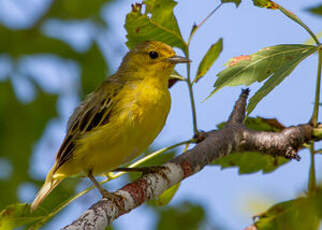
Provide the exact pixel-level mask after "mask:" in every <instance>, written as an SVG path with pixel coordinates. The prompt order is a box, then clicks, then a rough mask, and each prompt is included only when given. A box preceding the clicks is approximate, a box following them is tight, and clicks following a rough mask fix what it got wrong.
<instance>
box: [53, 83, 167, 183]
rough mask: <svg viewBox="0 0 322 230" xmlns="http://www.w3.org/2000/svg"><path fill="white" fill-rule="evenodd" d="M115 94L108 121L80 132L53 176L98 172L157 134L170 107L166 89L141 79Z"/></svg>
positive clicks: (133, 152)
mask: <svg viewBox="0 0 322 230" xmlns="http://www.w3.org/2000/svg"><path fill="white" fill-rule="evenodd" d="M118 97H119V99H118V103H117V105H116V108H117V109H116V110H114V111H113V112H112V114H111V116H110V121H109V123H107V124H106V125H104V126H101V127H98V128H97V129H94V130H93V131H91V132H89V133H88V134H86V135H84V136H83V137H82V138H81V139H80V140H79V141H78V143H77V144H76V148H75V151H74V153H73V158H72V160H70V161H68V162H66V163H65V164H64V165H62V167H60V168H59V169H58V170H57V172H56V173H55V174H56V176H58V175H59V174H60V175H59V176H63V177H66V176H76V175H84V176H85V175H87V173H88V171H89V170H91V171H92V173H93V174H94V175H101V174H103V173H106V172H108V171H110V170H112V169H114V168H117V167H118V166H120V165H121V164H123V163H125V162H128V161H130V160H132V159H134V158H135V157H137V156H138V155H140V154H141V153H142V152H143V151H144V150H146V149H147V148H148V146H149V145H150V144H151V143H152V141H153V140H154V139H155V138H156V137H157V135H158V134H159V133H160V131H161V130H162V128H163V126H164V124H165V121H166V118H167V116H168V113H169V109H170V95H169V91H168V89H167V88H165V87H158V86H157V87H154V85H153V84H147V82H145V83H143V82H142V83H140V84H137V85H129V86H126V87H124V89H123V90H122V91H121V92H120V94H119V96H118Z"/></svg>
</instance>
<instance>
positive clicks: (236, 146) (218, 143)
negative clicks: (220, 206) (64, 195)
mask: <svg viewBox="0 0 322 230" xmlns="http://www.w3.org/2000/svg"><path fill="white" fill-rule="evenodd" d="M248 93H249V90H248V89H246V90H243V91H242V93H241V95H240V97H239V99H238V101H237V102H236V104H235V107H234V109H233V111H232V113H231V115H230V117H229V120H228V122H227V124H226V125H225V127H224V128H223V129H221V130H215V131H210V132H206V133H204V135H203V136H204V139H203V141H201V142H200V143H198V144H197V145H196V146H195V147H194V148H192V149H191V150H189V151H187V152H185V153H183V154H181V155H179V156H177V157H176V158H174V159H172V160H170V161H169V162H167V163H166V164H164V165H163V166H164V168H162V169H160V171H158V172H153V173H149V174H146V175H143V176H142V177H141V178H139V179H138V180H136V181H134V182H132V183H129V184H127V185H125V186H124V187H123V188H121V189H120V190H118V191H116V192H115V193H114V194H116V195H119V196H120V197H122V199H120V200H119V201H110V200H107V199H105V198H104V199H102V200H100V201H98V202H97V203H95V204H94V205H92V206H91V207H90V208H89V209H88V210H87V211H85V212H84V213H83V214H82V215H81V216H80V217H79V218H78V219H77V220H75V221H74V222H73V223H72V224H70V225H68V226H66V227H65V228H64V229H65V230H66V229H68V230H72V229H86V230H90V229H91V230H92V229H93V230H94V229H95V230H101V229H102V230H104V229H105V227H106V226H107V225H109V224H111V223H112V222H113V221H114V220H115V219H116V218H118V217H119V216H121V215H123V214H125V213H128V212H130V211H131V210H133V209H135V208H136V207H138V206H139V205H141V204H142V203H144V202H145V201H147V200H151V199H153V198H156V197H157V196H159V195H160V194H161V193H162V192H164V191H165V190H167V189H168V188H170V187H171V186H173V185H175V184H177V183H179V182H181V181H182V180H184V179H185V178H187V177H189V176H191V175H193V174H195V173H197V172H199V171H200V170H202V169H203V168H204V167H205V166H206V165H207V164H209V163H210V162H212V161H213V160H214V159H218V158H220V157H223V156H226V155H228V154H230V153H232V152H237V151H238V152H240V151H259V152H262V153H266V154H271V155H274V156H276V155H279V156H284V157H286V158H290V159H297V160H299V159H300V157H299V156H298V154H297V151H298V150H299V148H300V147H301V146H302V145H303V144H304V143H306V142H308V141H310V140H312V139H313V136H312V130H313V128H312V126H311V125H310V124H304V125H298V126H293V127H289V128H285V129H283V130H282V131H281V132H279V133H275V132H262V131H254V130H250V129H248V128H246V127H245V126H244V125H243V123H242V122H243V120H244V118H245V108H246V101H247V96H248Z"/></svg>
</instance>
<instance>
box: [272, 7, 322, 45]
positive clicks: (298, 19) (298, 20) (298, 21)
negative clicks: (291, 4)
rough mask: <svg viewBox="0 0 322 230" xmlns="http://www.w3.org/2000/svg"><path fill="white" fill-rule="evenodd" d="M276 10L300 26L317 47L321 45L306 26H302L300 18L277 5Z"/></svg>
mask: <svg viewBox="0 0 322 230" xmlns="http://www.w3.org/2000/svg"><path fill="white" fill-rule="evenodd" d="M278 9H279V10H280V11H281V12H282V13H283V14H284V15H286V16H287V17H289V18H290V19H292V20H293V21H295V22H296V23H297V24H299V25H300V26H302V27H303V28H304V29H305V30H306V31H307V32H308V33H309V34H310V35H311V37H312V38H313V40H314V41H315V43H316V44H317V45H318V46H319V45H321V43H320V41H319V39H318V38H317V37H316V36H315V34H314V33H313V32H312V30H311V29H310V28H309V27H308V26H307V25H306V24H304V22H302V20H301V19H300V18H298V17H297V16H296V15H295V14H294V13H292V12H290V11H288V10H287V9H285V8H284V7H282V6H281V5H278Z"/></svg>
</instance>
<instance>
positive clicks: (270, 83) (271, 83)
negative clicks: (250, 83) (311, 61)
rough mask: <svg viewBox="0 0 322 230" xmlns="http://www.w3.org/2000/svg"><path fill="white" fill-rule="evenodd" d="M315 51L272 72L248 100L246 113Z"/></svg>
mask: <svg viewBox="0 0 322 230" xmlns="http://www.w3.org/2000/svg"><path fill="white" fill-rule="evenodd" d="M315 51H316V50H315V49H309V50H306V51H305V52H303V53H302V54H301V55H299V56H298V57H296V58H295V59H293V60H292V61H290V62H288V63H287V64H286V65H283V66H282V67H281V68H280V69H279V70H277V71H276V72H274V73H273V75H272V76H271V77H270V78H269V79H268V80H267V81H266V82H265V83H264V85H263V86H262V87H261V88H260V89H259V90H258V91H257V92H256V93H255V95H254V96H253V97H252V98H251V99H250V100H249V103H248V106H247V113H248V114H250V113H251V112H252V111H253V110H254V108H255V107H256V105H257V104H258V102H260V101H261V100H262V99H263V98H264V97H265V96H266V95H267V94H269V93H270V92H271V91H272V90H273V89H274V88H275V87H276V86H278V85H279V84H280V83H281V82H282V81H283V80H284V79H285V78H286V77H287V76H288V75H290V73H291V72H292V71H293V70H294V69H295V68H296V66H297V65H298V64H299V63H300V62H301V61H303V60H304V59H305V58H306V57H308V56H309V55H311V54H313V53H314V52H315Z"/></svg>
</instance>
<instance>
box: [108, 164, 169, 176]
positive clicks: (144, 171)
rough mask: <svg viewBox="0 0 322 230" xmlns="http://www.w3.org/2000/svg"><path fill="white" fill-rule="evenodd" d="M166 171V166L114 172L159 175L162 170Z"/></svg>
mask: <svg viewBox="0 0 322 230" xmlns="http://www.w3.org/2000/svg"><path fill="white" fill-rule="evenodd" d="M163 169H165V167H164V166H150V167H141V168H117V169H114V170H113V171H117V172H141V173H142V174H143V175H146V174H149V173H158V172H160V171H161V170H163Z"/></svg>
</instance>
